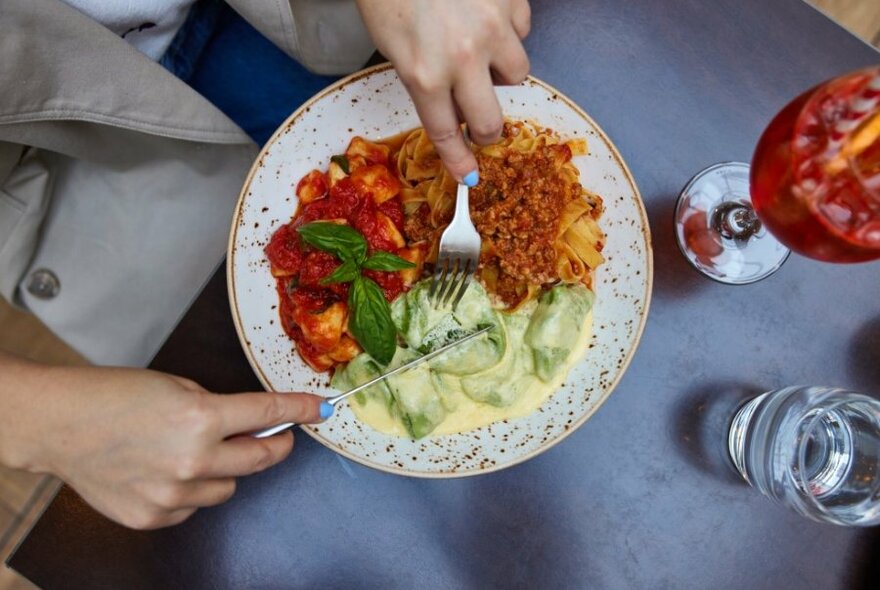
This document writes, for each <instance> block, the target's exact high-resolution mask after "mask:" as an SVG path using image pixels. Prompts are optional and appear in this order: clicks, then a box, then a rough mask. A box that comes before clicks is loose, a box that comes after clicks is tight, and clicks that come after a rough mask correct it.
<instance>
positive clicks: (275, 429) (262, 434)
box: [251, 422, 296, 438]
mask: <svg viewBox="0 0 880 590" xmlns="http://www.w3.org/2000/svg"><path fill="white" fill-rule="evenodd" d="M294 426H296V424H295V423H293V422H285V423H284V424H277V425H275V426H272V427H270V428H267V429H265V430H260V431H257V432H254V433H251V436H252V437H254V438H267V437H270V436H272V435H275V434H278V433H279V432H284V431H285V430H287V429H288V428H293V427H294Z"/></svg>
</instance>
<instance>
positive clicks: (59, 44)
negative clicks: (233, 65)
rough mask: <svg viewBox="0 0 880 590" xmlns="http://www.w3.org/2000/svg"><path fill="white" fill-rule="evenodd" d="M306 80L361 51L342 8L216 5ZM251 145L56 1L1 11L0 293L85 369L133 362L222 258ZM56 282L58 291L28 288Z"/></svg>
mask: <svg viewBox="0 0 880 590" xmlns="http://www.w3.org/2000/svg"><path fill="white" fill-rule="evenodd" d="M228 1H229V3H230V5H232V7H233V8H235V9H236V10H237V11H238V12H239V13H240V14H241V15H242V16H243V17H245V18H246V19H247V20H248V21H249V22H250V23H251V24H253V25H254V26H255V28H257V29H258V30H260V31H261V32H262V33H263V34H264V35H266V36H267V37H268V38H269V39H271V40H272V41H273V42H274V43H275V44H276V45H278V46H279V47H280V48H281V49H283V50H284V51H286V52H287V53H288V54H290V55H291V56H293V57H295V58H296V59H298V60H300V61H301V62H302V63H303V64H304V65H306V66H307V67H309V68H310V69H312V70H314V71H316V72H319V73H325V74H341V73H346V72H350V71H354V70H356V69H357V68H358V67H360V66H361V65H363V64H364V63H365V62H366V61H367V59H368V58H369V56H370V54H371V52H372V51H373V48H372V45H371V43H370V41H369V37H368V36H367V34H366V31H365V29H364V28H363V24H362V23H361V21H360V19H359V17H358V14H357V10H356V7H355V6H354V3H353V0H228ZM256 151H257V147H256V146H255V145H254V144H253V142H252V141H251V140H250V139H249V138H248V137H247V135H246V134H245V133H244V132H243V131H242V130H241V129H239V128H238V127H237V126H236V125H235V124H234V123H233V122H232V121H231V120H229V119H228V118H227V117H226V116H225V115H223V113H221V112H220V111H219V110H217V109H216V108H215V107H214V106H212V105H211V104H210V103H209V102H208V101H207V100H205V99H204V98H202V97H201V96H200V95H198V94H197V93H196V92H194V91H193V90H192V89H190V88H189V87H188V86H187V85H186V84H185V83H183V82H181V81H179V80H178V79H176V78H175V77H174V76H173V75H171V74H170V73H168V72H167V71H166V70H164V69H163V68H162V67H161V66H159V65H157V64H156V63H154V62H152V61H151V60H150V59H148V58H147V57H146V56H144V55H142V54H141V53H139V52H138V51H137V50H135V49H134V48H132V47H131V46H130V45H129V44H128V43H126V42H125V41H124V40H122V39H121V38H119V37H117V36H116V35H114V34H113V33H111V32H110V31H109V30H107V29H105V28H104V27H102V26H101V25H99V24H97V23H95V22H94V21H92V20H90V19H89V18H88V17H85V16H83V15H82V14H81V13H79V12H77V11H76V10H74V9H72V8H70V7H68V6H67V5H65V4H63V3H61V2H60V1H59V0H2V1H0V295H2V296H3V297H4V298H6V299H7V300H9V301H12V302H13V303H15V304H16V305H19V306H21V307H24V308H26V309H28V310H30V311H32V312H33V313H34V314H36V315H37V316H38V317H39V318H40V319H41V320H42V321H43V322H44V323H46V324H47V325H48V326H49V327H50V328H51V329H52V330H53V331H55V333H56V334H58V335H59V336H60V337H61V338H63V339H64V340H65V341H66V342H67V343H69V344H70V345H71V346H73V347H74V348H76V349H78V350H79V351H80V352H81V353H83V354H84V355H85V356H86V357H87V358H89V359H90V360H91V361H93V362H95V363H99V364H115V365H131V366H143V365H146V364H147V363H149V361H150V359H151V358H152V357H153V355H154V354H155V352H156V351H157V350H158V348H159V347H160V346H161V344H162V343H163V342H164V340H165V338H166V337H167V336H168V334H169V333H170V331H171V330H172V329H173V328H174V326H175V325H176V324H177V322H178V320H179V319H180V316H181V315H182V314H183V313H184V312H185V311H186V309H187V307H188V306H189V304H190V303H191V301H192V300H193V299H194V297H195V296H196V295H198V292H199V290H200V288H201V287H202V286H203V285H204V283H205V281H206V280H207V279H208V278H209V277H210V276H211V274H212V272H213V271H214V270H215V269H216V268H217V265H218V264H219V263H220V262H221V260H222V257H223V254H224V251H225V246H226V241H227V236H228V232H229V225H230V221H231V216H232V211H233V207H234V204H235V201H236V199H237V197H238V193H239V190H240V188H241V184H242V181H243V179H244V177H245V175H246V174H247V171H248V169H249V167H250V165H251V163H252V161H253V158H254V156H255V155H256ZM50 275H51V276H52V277H55V278H57V279H58V283H59V288H58V289H57V294H55V295H54V296H52V297H50V298H39V297H36V296H35V295H34V294H33V293H32V292H31V290H33V289H31V290H29V289H28V288H27V287H28V285H30V286H32V287H33V286H34V285H35V282H38V281H37V279H39V278H43V279H45V278H46V277H47V276H50Z"/></svg>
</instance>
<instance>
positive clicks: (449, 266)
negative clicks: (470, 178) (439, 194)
mask: <svg viewBox="0 0 880 590" xmlns="http://www.w3.org/2000/svg"><path fill="white" fill-rule="evenodd" d="M480 242H481V241H480V234H479V233H477V228H475V227H474V223H473V222H472V221H471V213H470V209H469V207H468V187H467V186H466V185H464V184H459V185H458V192H457V193H456V195H455V214H454V215H453V217H452V221H451V222H450V223H449V226H448V227H447V228H446V230H445V231H444V232H443V235H442V236H441V237H440V251H439V253H438V255H437V264H436V265H435V266H434V275H433V276H432V277H431V286H430V288H429V289H428V299H429V300H431V302H432V303H433V305H434V308H435V309H442V308H446V307H448V306H449V305H450V303H451V304H452V307H451V308H452V309H453V310H454V309H455V308H456V306H457V305H458V302H459V301H461V298H462V296H463V295H464V292H465V291H466V290H467V287H468V285H469V284H470V281H471V278H473V276H474V271H476V270H477V263H478V262H479V261H480Z"/></svg>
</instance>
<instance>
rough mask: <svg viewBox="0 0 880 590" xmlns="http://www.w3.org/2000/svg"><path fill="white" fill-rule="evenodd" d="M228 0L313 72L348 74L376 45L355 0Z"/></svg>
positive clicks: (356, 68) (257, 27)
mask: <svg viewBox="0 0 880 590" xmlns="http://www.w3.org/2000/svg"><path fill="white" fill-rule="evenodd" d="M228 2H229V4H230V6H232V7H233V8H234V9H235V10H236V11H237V12H238V13H239V14H240V15H241V16H242V17H243V18H244V19H245V20H247V21H248V22H249V23H250V24H251V25H252V26H253V27H254V28H255V29H257V30H258V31H260V32H261V33H262V34H263V35H265V36H266V37H267V38H268V39H269V40H270V41H272V42H273V43H275V45H277V46H278V47H279V48H281V49H282V50H283V51H284V52H286V53H287V54H288V55H290V56H291V57H293V58H294V59H296V60H297V61H298V62H300V63H301V64H302V65H303V66H305V67H306V68H308V69H309V70H311V71H312V72H315V73H316V74H324V75H340V74H349V73H351V72H353V71H356V70H358V69H360V68H362V67H363V66H364V64H366V63H367V61H368V60H369V59H370V56H371V55H372V54H373V52H374V51H375V46H374V45H373V42H372V40H371V39H370V36H369V33H367V29H366V27H365V26H364V23H363V21H362V20H361V17H360V13H359V12H358V9H357V6H356V5H355V2H354V0H228Z"/></svg>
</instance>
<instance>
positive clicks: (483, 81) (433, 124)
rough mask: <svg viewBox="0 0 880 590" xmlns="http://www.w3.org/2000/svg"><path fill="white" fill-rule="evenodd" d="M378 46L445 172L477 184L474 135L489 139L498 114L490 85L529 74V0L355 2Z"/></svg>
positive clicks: (495, 132) (499, 122) (496, 132)
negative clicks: (461, 125)
mask: <svg viewBox="0 0 880 590" xmlns="http://www.w3.org/2000/svg"><path fill="white" fill-rule="evenodd" d="M357 3H358V8H359V9H360V12H361V16H362V17H363V19H364V23H365V24H366V26H367V29H368V30H369V32H370V35H371V36H372V38H373V42H374V43H375V44H376V47H377V48H378V49H379V51H380V52H381V53H382V54H383V55H384V56H385V57H387V58H388V59H389V60H391V63H392V64H394V67H395V69H396V70H397V73H398V75H399V76H400V79H401V80H402V81H403V84H404V86H406V88H407V90H408V91H409V94H410V96H411V97H412V100H413V103H415V106H416V111H417V112H418V114H419V118H420V119H421V120H422V124H423V125H424V127H425V130H426V131H427V134H428V137H429V138H430V139H431V141H432V142H433V143H434V145H435V147H436V148H437V153H438V154H439V155H440V157H441V159H442V160H443V163H444V164H445V165H446V168H447V169H448V170H449V172H450V173H451V174H452V175H453V176H454V177H455V178H456V179H457V180H459V181H464V182H465V184H469V185H470V186H473V185H474V184H476V183H477V180H478V178H479V177H478V172H477V161H476V158H474V155H473V153H472V152H471V151H470V149H469V148H468V146H467V145H466V144H465V141H464V138H463V136H462V133H461V131H460V128H459V123H460V121H464V122H466V123H467V126H468V131H469V133H470V136H471V139H473V141H474V142H476V143H478V144H480V145H487V144H490V143H494V142H495V141H497V140H498V138H499V137H500V135H501V129H502V126H503V119H502V114H501V107H500V106H499V104H498V98H497V97H496V95H495V90H494V88H493V83H495V84H518V83H520V82H522V81H523V80H524V79H525V77H526V75H527V74H528V73H529V60H528V57H527V56H526V52H525V50H524V49H523V46H522V43H521V40H522V39H523V38H525V36H526V35H527V34H528V32H529V27H530V22H531V11H530V9H529V4H528V2H527V0H358V2H357Z"/></svg>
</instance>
